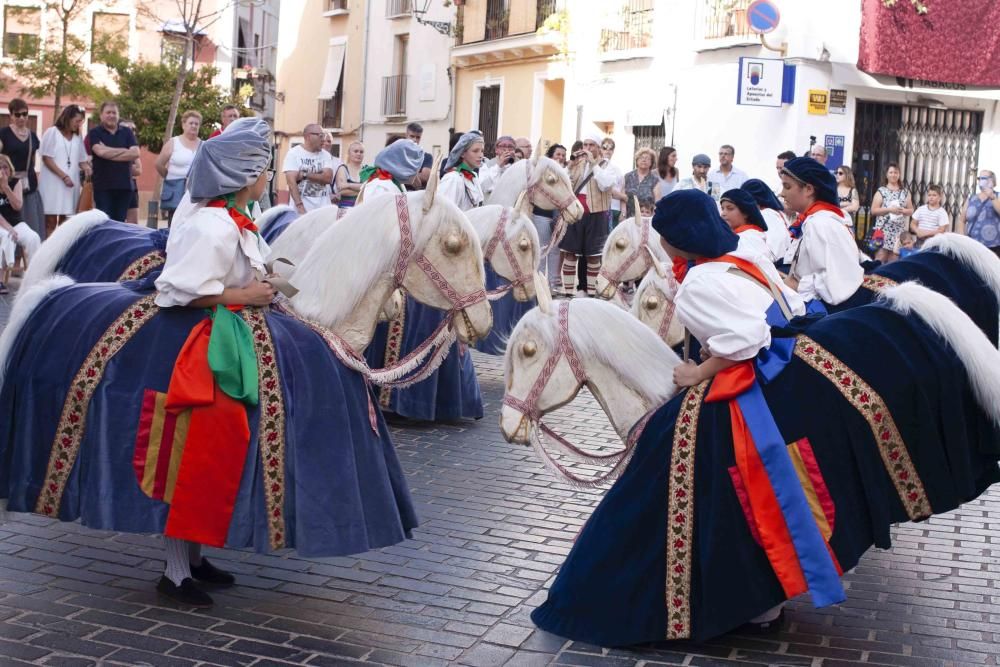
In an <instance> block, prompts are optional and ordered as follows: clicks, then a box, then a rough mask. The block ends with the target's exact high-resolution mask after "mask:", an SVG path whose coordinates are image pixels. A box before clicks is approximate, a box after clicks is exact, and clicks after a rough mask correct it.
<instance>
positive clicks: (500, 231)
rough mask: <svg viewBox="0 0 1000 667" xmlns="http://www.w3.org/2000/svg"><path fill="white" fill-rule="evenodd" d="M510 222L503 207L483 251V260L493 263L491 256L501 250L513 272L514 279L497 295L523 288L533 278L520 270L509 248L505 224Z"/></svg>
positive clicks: (508, 215) (511, 248) (507, 212)
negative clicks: (498, 247)
mask: <svg viewBox="0 0 1000 667" xmlns="http://www.w3.org/2000/svg"><path fill="white" fill-rule="evenodd" d="M509 222H510V209H509V208H506V207H504V209H503V212H502V213H501V214H500V220H499V222H497V228H496V231H494V232H493V236H492V237H491V238H490V241H489V243H487V244H486V248H485V249H484V250H483V260H484V261H486V262H490V263H491V264H492V263H493V254H494V253H495V252H496V250H497V246H500V247H501V248H503V252H504V254H505V255H507V261H508V262H510V266H511V268H512V269H513V270H514V278H513V279H512V280H511V281H510V283H509V285H507V286H505V287H502V288H500V289H499V290H497V292H498V293H503V294H506V293H507V292H508V291H510V290H512V289H514V288H516V287H522V288H523V287H524V286H525V285H527V284H528V283H530V282H531V281H532V280H534V277H533V276H532V274H530V273H525V272H524V271H522V270H521V264H520V262H518V261H517V256H516V255H515V253H514V248H513V247H511V244H510V239H508V238H507V223H509Z"/></svg>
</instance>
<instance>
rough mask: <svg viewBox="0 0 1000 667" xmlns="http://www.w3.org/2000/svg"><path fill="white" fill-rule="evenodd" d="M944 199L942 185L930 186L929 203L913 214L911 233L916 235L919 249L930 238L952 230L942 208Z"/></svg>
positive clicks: (928, 190) (945, 212)
mask: <svg viewBox="0 0 1000 667" xmlns="http://www.w3.org/2000/svg"><path fill="white" fill-rule="evenodd" d="M942 199H943V196H942V192H941V186H940V185H931V186H928V188H927V203H926V204H924V205H923V206H921V207H920V208H918V209H917V210H916V211H915V212H914V213H913V218H912V221H911V222H910V231H911V232H913V233H914V234H916V238H917V242H916V246H917V247H918V248H919V247H920V246H922V245H923V244H924V241H926V240H927V239H929V238H930V237H932V236H937V235H938V234H943V233H944V232H947V231H948V230H949V229H951V220H950V219H949V217H948V212H947V211H946V210H944V207H943V206H941V200H942Z"/></svg>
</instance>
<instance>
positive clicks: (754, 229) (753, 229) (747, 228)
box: [733, 225, 765, 234]
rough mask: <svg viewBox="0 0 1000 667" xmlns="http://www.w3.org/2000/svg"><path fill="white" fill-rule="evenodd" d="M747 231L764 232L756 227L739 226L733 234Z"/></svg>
mask: <svg viewBox="0 0 1000 667" xmlns="http://www.w3.org/2000/svg"><path fill="white" fill-rule="evenodd" d="M748 231H754V232H763V231H765V230H763V229H761V228H760V227H758V226H757V225H740V226H739V227H737V228H736V229H734V230H733V232H735V233H736V234H740V233H742V232H748Z"/></svg>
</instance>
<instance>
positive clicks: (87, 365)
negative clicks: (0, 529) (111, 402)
mask: <svg viewBox="0 0 1000 667" xmlns="http://www.w3.org/2000/svg"><path fill="white" fill-rule="evenodd" d="M154 298H155V295H149V296H146V297H143V298H141V299H139V300H138V301H136V302H135V303H133V304H132V305H131V306H129V307H128V308H127V309H126V310H125V312H123V313H122V314H121V315H119V316H118V318H117V319H116V320H115V321H114V322H112V323H111V326H109V327H108V328H107V329H106V330H105V332H104V333H103V334H102V335H101V337H100V338H99V339H98V340H97V344H96V345H94V347H93V349H91V350H90V352H89V353H88V354H87V358H86V359H84V361H83V365H82V366H80V370H78V371H77V373H76V376H75V377H74V378H73V382H72V383H71V384H70V386H69V393H68V394H67V395H66V400H65V401H64V402H63V409H62V414H61V415H60V416H59V423H58V424H57V425H56V435H55V438H54V440H53V442H52V451H51V453H50V454H49V465H48V469H47V470H46V472H45V481H44V483H43V484H42V491H41V493H40V494H39V495H38V502H37V503H35V512H37V513H38V514H44V515H46V516H56V515H57V514H58V513H59V505H60V504H61V503H62V497H63V492H65V490H66V483H67V482H68V481H69V476H70V472H71V471H72V470H73V466H74V464H75V463H76V457H77V455H78V454H79V453H80V442H81V440H83V434H84V433H85V432H86V426H87V409H88V407H89V406H90V399H91V397H92V396H93V395H94V391H95V390H96V389H97V386H98V385H99V384H100V383H101V379H102V378H103V377H104V371H105V369H106V368H107V365H108V362H109V361H111V358H112V357H114V356H115V355H116V354H118V351H119V350H121V349H122V347H124V346H125V343H127V342H128V341H129V340H131V338H132V336H134V335H135V334H136V332H137V331H139V329H141V328H142V326H143V325H144V324H146V322H148V321H149V320H150V319H151V318H152V317H153V315H155V314H156V313H157V312H159V308H158V307H157V306H156V304H154V303H153V299H154Z"/></svg>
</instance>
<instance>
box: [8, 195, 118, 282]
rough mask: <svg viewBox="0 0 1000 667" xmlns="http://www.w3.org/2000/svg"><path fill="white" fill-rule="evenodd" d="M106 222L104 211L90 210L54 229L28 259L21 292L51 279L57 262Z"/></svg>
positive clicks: (106, 217) (106, 216)
mask: <svg viewBox="0 0 1000 667" xmlns="http://www.w3.org/2000/svg"><path fill="white" fill-rule="evenodd" d="M107 220H108V215H107V214H106V213H105V212H104V211H100V210H98V209H96V208H95V209H92V210H90V211H84V212H83V213H77V214H76V215H74V216H73V217H71V218H70V219H69V220H67V221H66V222H64V223H63V224H61V225H59V226H58V227H56V230H55V231H54V232H52V235H51V236H49V238H47V239H45V243H43V244H42V245H41V247H40V248H39V249H38V252H36V253H35V256H34V257H29V258H28V270H27V271H25V272H24V278H23V279H22V280H21V291H22V292H23V291H24V290H25V289H27V288H29V287H31V286H32V285H35V284H36V283H38V282H39V281H42V280H45V279H46V278H49V277H51V276H52V275H53V274H54V273H55V272H56V267H57V266H59V262H61V261H62V258H63V257H65V256H66V253H68V252H69V251H70V249H71V248H72V247H73V246H74V245H75V244H76V242H77V241H78V240H79V239H80V237H82V236H83V235H84V234H86V233H87V232H89V231H90V230H91V229H93V228H94V227H96V226H97V225H100V224H103V223H104V222H105V221H107Z"/></svg>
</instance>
